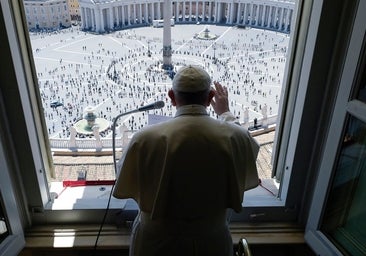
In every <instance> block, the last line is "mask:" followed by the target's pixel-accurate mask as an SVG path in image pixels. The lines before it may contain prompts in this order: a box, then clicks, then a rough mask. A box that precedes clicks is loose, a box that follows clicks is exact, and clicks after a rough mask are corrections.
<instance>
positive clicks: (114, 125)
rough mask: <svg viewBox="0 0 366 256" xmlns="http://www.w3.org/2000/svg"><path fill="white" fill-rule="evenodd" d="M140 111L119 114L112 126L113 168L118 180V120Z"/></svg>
mask: <svg viewBox="0 0 366 256" xmlns="http://www.w3.org/2000/svg"><path fill="white" fill-rule="evenodd" d="M139 111H140V110H139V109H134V110H130V111H127V112H125V113H122V114H119V115H117V116H116V117H115V119H114V121H113V124H112V154H113V167H114V174H115V175H116V178H117V162H116V139H115V136H116V124H117V120H118V119H119V118H120V117H122V116H125V115H129V114H133V113H137V112H139Z"/></svg>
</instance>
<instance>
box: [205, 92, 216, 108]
mask: <svg viewBox="0 0 366 256" xmlns="http://www.w3.org/2000/svg"><path fill="white" fill-rule="evenodd" d="M213 97H215V91H214V90H210V92H209V93H208V96H207V103H206V106H207V107H208V106H210V104H211V101H212V99H213Z"/></svg>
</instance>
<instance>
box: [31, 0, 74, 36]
mask: <svg viewBox="0 0 366 256" xmlns="http://www.w3.org/2000/svg"><path fill="white" fill-rule="evenodd" d="M24 10H25V15H26V19H27V25H28V29H30V30H32V29H36V30H38V29H57V28H64V27H70V26H71V19H70V11H69V6H68V2H67V0H25V1H24Z"/></svg>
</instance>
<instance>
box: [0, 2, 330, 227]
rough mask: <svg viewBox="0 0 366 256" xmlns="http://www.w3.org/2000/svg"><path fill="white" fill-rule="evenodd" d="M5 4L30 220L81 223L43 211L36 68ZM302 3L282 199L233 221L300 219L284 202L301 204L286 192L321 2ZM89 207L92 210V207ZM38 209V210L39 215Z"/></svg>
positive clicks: (45, 196) (283, 137) (250, 203)
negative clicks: (32, 191)
mask: <svg viewBox="0 0 366 256" xmlns="http://www.w3.org/2000/svg"><path fill="white" fill-rule="evenodd" d="M1 1H2V3H3V2H4V3H7V1H6V0H1ZM9 1H11V2H12V4H13V6H12V7H10V6H8V7H7V8H8V11H9V14H8V15H9V17H10V19H11V20H13V19H15V22H14V23H11V24H10V25H9V26H8V29H9V31H11V32H8V35H9V39H11V40H12V42H14V44H12V54H13V60H14V65H15V66H16V67H17V79H18V86H19V88H20V89H22V91H21V96H22V104H23V106H24V112H25V117H26V122H27V132H28V137H29V140H30V144H31V146H32V150H31V151H32V154H33V159H34V165H35V170H34V173H33V174H29V175H35V176H36V180H37V181H38V183H37V184H32V185H33V186H35V185H37V186H39V188H40V191H39V193H38V194H37V195H32V197H35V203H32V206H34V207H32V209H33V212H32V214H33V216H32V217H33V218H34V219H36V222H44V221H49V222H57V221H62V222H68V221H79V222H80V221H82V220H83V217H84V214H83V213H81V211H83V209H81V208H78V210H70V211H67V210H65V211H61V210H60V211H48V210H45V209H47V205H48V204H49V203H50V202H52V200H51V198H50V196H49V193H48V185H47V178H46V175H45V173H46V172H45V170H46V169H47V168H50V166H49V165H48V161H47V157H45V156H46V155H47V145H46V144H47V143H46V142H45V141H44V140H42V139H41V138H44V137H46V136H43V133H42V131H43V129H42V122H41V121H40V120H41V118H42V117H40V116H39V113H38V111H37V104H34V102H37V96H36V95H35V92H32V90H29V88H30V87H32V85H34V83H35V79H34V74H32V70H34V68H33V69H32V68H31V67H33V65H32V63H31V62H30V60H29V59H27V58H29V56H31V54H30V53H29V48H28V46H27V40H26V38H24V35H23V36H22V35H21V33H22V32H24V33H25V32H26V31H27V30H26V28H25V27H24V25H23V24H25V22H24V21H23V20H22V15H21V11H20V9H21V8H20V7H19V3H18V2H16V0H9ZM300 2H301V4H302V8H303V10H302V15H301V17H299V18H298V19H297V21H296V24H297V26H296V27H297V29H298V31H297V29H296V31H295V32H294V33H295V34H296V39H293V40H294V41H292V42H291V51H292V52H291V54H290V56H291V59H289V60H288V62H287V68H286V74H285V75H286V76H287V77H288V76H289V75H291V78H290V79H289V80H288V81H287V83H288V84H290V87H291V88H293V90H290V91H288V92H285V93H284V95H282V96H284V98H290V99H291V101H289V102H287V107H286V110H287V111H286V112H285V113H282V114H283V115H284V116H285V118H286V119H287V120H291V121H286V122H285V123H282V124H280V127H281V126H283V129H282V128H279V129H281V130H283V132H281V134H280V135H277V136H279V137H278V140H277V147H278V149H279V150H280V152H281V154H280V155H279V156H278V161H276V168H277V169H282V170H284V171H283V172H282V174H281V176H282V177H281V179H282V182H283V183H282V185H281V189H282V192H281V193H280V197H279V198H272V199H271V200H267V199H265V200H263V198H254V197H253V198H248V197H246V198H245V200H244V206H245V208H244V210H243V213H241V214H234V215H233V217H232V220H233V221H243V220H253V218H255V219H257V217H253V216H260V217H259V219H258V220H267V219H271V220H296V218H297V215H298V211H299V208H296V206H293V205H288V201H289V200H288V199H289V198H290V197H291V198H292V199H291V200H292V201H300V199H301V192H300V191H299V192H298V194H296V195H290V194H289V193H288V189H287V188H288V186H297V185H296V184H290V182H291V181H290V179H291V176H292V175H293V164H294V162H295V160H298V159H295V151H296V149H297V147H299V146H300V145H297V141H298V137H299V132H300V128H301V127H300V123H301V122H300V121H301V119H302V118H303V117H302V114H301V113H302V112H303V110H304V101H305V95H306V90H307V84H308V81H309V76H310V68H311V62H312V61H313V53H314V48H315V41H316V38H315V35H316V34H317V33H316V32H317V26H318V24H319V22H320V14H321V7H322V2H323V1H308V0H306V1H300ZM12 8H15V9H16V10H17V11H15V12H11V10H12ZM12 15H14V17H12ZM294 16H296V15H294ZM298 24H300V26H298ZM308 29H312V30H313V31H314V33H312V34H310V33H308V32H307V31H308ZM295 46H296V47H295ZM290 67H292V68H290ZM33 88H34V86H33ZM281 98H282V97H281ZM32 103H33V104H32ZM283 104H284V103H283V102H281V105H283ZM37 113H38V114H37ZM24 182H27V179H25V181H24ZM30 186H31V185H30ZM258 200H261V201H260V202H261V204H260V205H258ZM93 204H94V206H95V201H94V202H93ZM105 205H106V202H103V203H102V204H100V205H99V206H97V207H95V209H94V210H90V209H88V210H85V211H88V216H89V217H90V218H89V219H88V220H87V221H89V222H90V221H91V220H92V218H94V217H95V218H96V219H98V221H99V220H100V219H101V218H100V216H101V214H102V210H103V208H104V207H105ZM258 206H261V207H260V211H261V212H259V213H258ZM37 207H39V209H38V208H37ZM111 208H112V209H113V210H115V211H118V210H120V209H121V208H120V205H118V204H115V206H113V205H112V206H111ZM125 209H131V210H135V209H136V204H134V203H131V202H128V203H127V205H126V208H125ZM262 213H263V214H262ZM61 214H62V216H63V218H60V215H61ZM65 216H66V217H65ZM93 216H94V217H93Z"/></svg>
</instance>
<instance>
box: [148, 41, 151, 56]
mask: <svg viewBox="0 0 366 256" xmlns="http://www.w3.org/2000/svg"><path fill="white" fill-rule="evenodd" d="M147 56H148V57H151V51H150V41H147Z"/></svg>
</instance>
